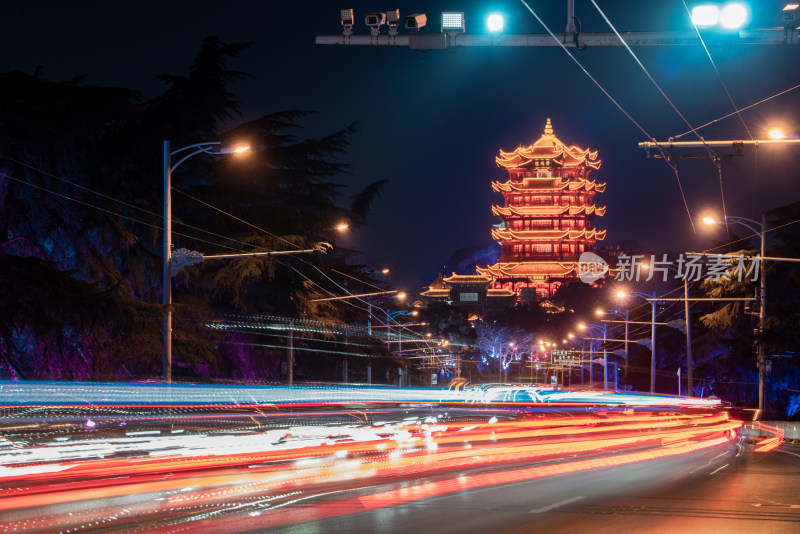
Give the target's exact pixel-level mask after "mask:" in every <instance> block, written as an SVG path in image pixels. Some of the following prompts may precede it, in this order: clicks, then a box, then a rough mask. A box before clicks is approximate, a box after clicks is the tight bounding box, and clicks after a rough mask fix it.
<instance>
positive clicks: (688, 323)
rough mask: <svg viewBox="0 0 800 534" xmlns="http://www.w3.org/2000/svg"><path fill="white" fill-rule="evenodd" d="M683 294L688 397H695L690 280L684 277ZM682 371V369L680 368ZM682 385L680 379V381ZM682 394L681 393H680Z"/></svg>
mask: <svg viewBox="0 0 800 534" xmlns="http://www.w3.org/2000/svg"><path fill="white" fill-rule="evenodd" d="M683 296H684V297H685V298H686V302H685V303H684V315H685V316H686V382H687V384H688V392H687V396H688V397H693V396H694V394H693V393H692V392H693V391H694V390H693V389H692V388H693V385H692V367H693V365H692V317H691V316H690V315H689V280H688V277H687V276H684V277H683ZM678 371H679V372H680V369H679V370H678ZM678 383H679V385H680V380H679V381H678ZM678 394H679V395H680V393H678Z"/></svg>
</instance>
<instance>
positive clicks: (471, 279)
mask: <svg viewBox="0 0 800 534" xmlns="http://www.w3.org/2000/svg"><path fill="white" fill-rule="evenodd" d="M443 280H444V281H445V282H447V283H448V284H451V285H452V284H488V283H490V282H491V281H492V279H491V278H490V277H487V276H484V275H482V274H456V273H453V274H452V275H450V276H448V277H447V278H443Z"/></svg>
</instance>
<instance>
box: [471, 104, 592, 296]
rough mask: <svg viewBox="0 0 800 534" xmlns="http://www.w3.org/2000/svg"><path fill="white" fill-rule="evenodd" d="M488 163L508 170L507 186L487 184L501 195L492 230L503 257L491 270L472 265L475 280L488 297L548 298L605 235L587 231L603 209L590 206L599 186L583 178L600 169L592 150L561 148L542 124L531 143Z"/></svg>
mask: <svg viewBox="0 0 800 534" xmlns="http://www.w3.org/2000/svg"><path fill="white" fill-rule="evenodd" d="M495 161H496V162H497V165H498V166H500V167H502V168H504V169H505V170H506V171H508V180H507V181H505V182H492V190H493V191H495V192H497V193H500V194H502V195H503V204H502V205H500V206H498V205H495V206H492V213H493V214H494V215H497V216H499V217H501V218H502V219H503V222H502V223H500V224H498V225H496V226H495V228H493V229H492V237H493V238H494V239H497V240H498V241H499V242H500V244H501V246H502V252H501V254H500V258H499V259H498V261H497V263H495V264H494V265H489V266H487V267H486V268H483V269H482V268H480V267H478V268H477V271H478V274H479V275H482V276H484V277H487V278H488V279H490V280H491V284H490V286H489V290H490V291H491V290H494V291H499V290H505V291H506V292H511V293H513V294H515V295H516V298H517V299H518V300H520V301H542V300H545V299H550V298H552V296H553V294H554V293H555V291H556V289H558V287H559V286H560V285H561V284H563V283H564V281H565V280H566V279H568V278H571V277H574V276H576V272H577V266H578V259H579V258H580V255H581V254H582V253H583V252H588V251H592V250H593V248H594V244H595V242H596V241H598V240H602V239H605V236H606V231H605V230H596V229H595V228H594V218H595V217H596V216H602V215H603V214H605V211H606V208H605V207H597V206H595V203H594V196H595V194H596V193H602V192H603V191H604V190H605V186H606V184H605V183H597V182H594V181H592V180H590V179H589V173H590V172H591V171H593V170H596V169H598V168H600V160H599V159H597V151H594V152H592V151H590V150H589V149H582V148H579V147H577V146H569V147H568V146H566V145H565V144H564V143H562V142H561V141H560V140H559V139H558V138H557V137H556V136H555V135H554V134H553V127H552V125H551V123H550V119H547V124H546V125H545V128H544V135H542V137H540V138H539V140H538V141H536V142H534V143H533V144H532V145H529V146H525V147H523V146H520V147H518V148H517V149H516V150H514V151H513V152H504V151H502V150H501V151H500V156H498V157H496V158H495Z"/></svg>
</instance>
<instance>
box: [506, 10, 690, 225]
mask: <svg viewBox="0 0 800 534" xmlns="http://www.w3.org/2000/svg"><path fill="white" fill-rule="evenodd" d="M520 2H521V3H522V5H524V6H525V7H526V8H527V10H528V11H530V13H531V15H533V16H534V18H535V19H536V20H537V21H538V22H539V24H541V25H542V27H543V28H544V29H545V31H547V33H549V34H550V36H551V37H552V38H553V39H554V40H555V41H556V42H557V43H558V44H559V46H561V49H562V50H564V52H566V54H567V55H568V56H569V57H570V58H571V59H572V61H574V62H575V64H576V65H578V67H579V68H580V69H581V70H582V71H583V73H584V74H586V76H588V77H589V79H590V80H592V82H594V84H595V85H596V86H597V87H598V89H600V91H602V92H603V94H604V95H606V96H607V97H608V99H609V100H611V102H612V103H613V104H614V105H615V106H616V107H617V109H619V110H620V111H621V112H622V114H623V115H625V116H626V117H627V118H628V120H630V121H631V122H632V123H633V124H634V125H635V126H636V127H637V128H638V129H639V131H641V132H642V133H643V134H644V135H645V137H647V138H648V139H650V142H651V143H653V144H654V145H655V147H656V148H658V150H659V152H661V157H662V159H663V160H664V162H665V163H666V164H667V165H669V167H670V168H671V169H672V172H673V173H675V180H676V181H677V182H678V190H679V191H680V193H681V199H682V200H683V205H684V207H685V208H686V215H687V216H688V217H689V224H690V225H691V226H692V231H693V232H694V233H695V234H697V228H696V227H695V224H694V220H693V219H692V212H691V210H689V204H688V202H687V201H686V195H685V193H684V192H683V185H682V184H681V178H680V175H679V174H678V166H677V165H676V164H675V163H673V162H672V158H671V157H670V156H669V154H668V153H667V151H666V150H665V149H664V147H662V146H661V145H660V144H659V142H658V141H656V139H655V137H653V136H652V135H650V134H649V133H647V131H646V130H645V129H644V128H642V126H641V125H640V124H639V123H638V122H636V121H635V120H634V118H633V117H631V115H630V114H629V113H628V112H627V111H625V109H624V108H623V107H622V106H621V105H620V104H619V102H617V101H616V100H615V99H614V97H612V96H611V94H609V92H608V91H606V90H605V88H604V87H603V86H602V85H600V82H598V81H597V80H596V79H595V78H594V76H592V75H591V74H590V73H589V71H588V70H586V68H585V67H584V66H583V65H582V64H581V62H580V61H578V59H577V58H576V57H575V56H574V55H573V54H572V53H571V52H570V51H569V49H568V48H567V47H566V46H564V43H562V42H561V40H560V39H559V38H558V37H557V36H556V35H555V34H554V33H553V32H552V31H550V28H549V27H548V26H547V24H545V23H544V21H543V20H542V19H541V18H539V15H537V14H536V12H535V11H534V10H533V9H532V8H531V6H529V5H528V4H527V2H526V1H525V0H520Z"/></svg>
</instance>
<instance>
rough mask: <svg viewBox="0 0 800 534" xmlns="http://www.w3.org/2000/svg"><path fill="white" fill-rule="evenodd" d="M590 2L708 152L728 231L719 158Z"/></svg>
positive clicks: (607, 20) (596, 6)
mask: <svg viewBox="0 0 800 534" xmlns="http://www.w3.org/2000/svg"><path fill="white" fill-rule="evenodd" d="M590 1H591V3H592V5H593V6H594V7H595V9H597V12H598V13H600V16H601V17H603V20H605V22H606V24H608V27H609V28H611V30H612V31H613V32H614V35H616V36H617V38H618V39H619V40H620V42H621V43H622V45H623V46H624V47H625V49H626V50H627V51H628V52H629V53H630V55H631V57H633V59H634V60H635V61H636V63H637V64H638V65H639V67H640V68H641V69H642V71H643V72H644V73H645V75H646V76H647V78H648V79H649V80H650V82H652V84H653V85H654V86H655V87H656V89H658V92H659V93H661V96H663V97H664V99H665V100H666V101H667V102H668V103H669V105H670V106H671V107H672V109H673V110H675V113H677V114H678V116H679V117H680V118H681V120H683V122H684V123H686V126H688V127H689V129H690V131H692V132H694V134H695V135H696V136H697V138H698V139H699V140H700V141H701V142H702V143H703V146H704V147H705V148H706V151H707V152H708V156H709V158H710V159H711V162H712V163H713V164H714V166H715V167H716V168H717V172H718V174H719V190H720V198H721V201H722V214H723V216H724V217H725V229H726V230H728V212H727V208H726V206H725V190H724V188H723V185H722V162H721V161H720V159H719V157H718V156H717V155H716V153H715V152H714V151H713V150H712V149H711V147H710V146H708V144H706V142H705V140H704V139H703V138H702V136H701V135H700V134H699V133H697V130H696V129H695V127H694V126H692V125H691V123H689V121H688V120H687V119H686V117H684V115H683V113H681V112H680V110H679V109H678V108H677V106H675V104H674V103H673V102H672V100H670V98H669V97H668V96H667V94H666V93H665V92H664V90H663V89H661V86H660V85H658V83H657V82H656V81H655V79H654V78H653V77H652V76H651V75H650V72H649V71H648V70H647V68H646V67H645V66H644V64H643V63H642V62H641V61H640V60H639V58H638V56H637V55H636V54H635V53H634V51H633V50H632V49H631V47H630V46H628V43H627V42H626V41H625V39H623V38H622V36H621V35H620V34H619V32H618V31H617V28H616V27H614V25H613V24H612V23H611V21H610V20H609V19H608V17H607V16H606V14H605V13H604V12H603V10H602V9H600V6H598V5H597V2H595V0H590ZM709 57H710V56H709ZM726 91H727V89H726Z"/></svg>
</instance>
